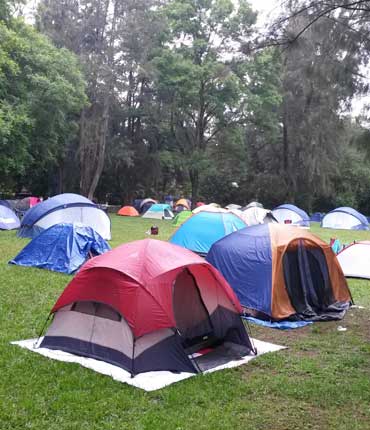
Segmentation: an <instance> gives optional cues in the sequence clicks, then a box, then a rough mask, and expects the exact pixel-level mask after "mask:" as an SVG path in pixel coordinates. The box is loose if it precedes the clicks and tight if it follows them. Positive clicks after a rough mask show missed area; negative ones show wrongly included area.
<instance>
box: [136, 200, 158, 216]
mask: <svg viewBox="0 0 370 430" xmlns="http://www.w3.org/2000/svg"><path fill="white" fill-rule="evenodd" d="M156 203H157V201H156V200H154V199H150V198H147V199H143V200H141V202H140V205H139V208H140V210H139V212H140V213H141V214H144V213H145V212H146V211H147V210H148V209H149V208H150V207H151V206H152V205H155V204H156Z"/></svg>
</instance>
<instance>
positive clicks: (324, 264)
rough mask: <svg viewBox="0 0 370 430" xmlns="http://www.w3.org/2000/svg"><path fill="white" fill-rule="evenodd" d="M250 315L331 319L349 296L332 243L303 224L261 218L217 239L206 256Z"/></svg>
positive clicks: (345, 305)
mask: <svg viewBox="0 0 370 430" xmlns="http://www.w3.org/2000/svg"><path fill="white" fill-rule="evenodd" d="M207 261H209V262H210V263H211V264H212V265H213V266H215V267H216V268H217V269H218V270H219V271H220V272H221V273H222V274H223V275H224V277H225V279H226V280H227V281H228V282H229V284H230V285H231V287H232V288H233V289H234V291H235V293H236V295H237V296H238V298H239V300H240V303H241V304H242V306H243V307H244V308H246V309H247V311H248V313H251V314H252V316H256V317H258V318H262V319H263V318H265V319H273V320H282V319H288V318H289V319H300V320H302V319H304V320H330V319H340V318H342V317H343V316H344V314H345V312H346V310H347V309H348V307H349V305H350V302H351V294H350V291H349V288H348V285H347V281H346V279H345V277H344V275H343V272H342V270H341V268H340V266H339V263H338V261H337V259H336V257H335V254H334V253H333V251H332V249H331V247H330V245H329V244H328V243H326V242H324V241H323V240H321V239H319V238H318V237H316V236H314V235H313V234H311V233H310V232H309V231H307V230H305V229H300V228H297V227H292V226H285V225H281V224H262V225H257V226H253V227H248V228H245V229H243V230H239V231H237V232H235V233H233V234H231V235H229V236H227V237H225V238H223V239H221V240H219V241H218V242H216V243H215V244H214V245H213V246H212V248H211V250H210V252H209V253H208V256H207Z"/></svg>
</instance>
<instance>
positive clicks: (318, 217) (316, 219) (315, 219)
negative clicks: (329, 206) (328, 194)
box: [310, 212, 324, 222]
mask: <svg viewBox="0 0 370 430" xmlns="http://www.w3.org/2000/svg"><path fill="white" fill-rule="evenodd" d="M323 217H324V214H323V213H321V212H315V213H313V214H312V215H311V218H310V220H311V221H312V222H321V220H322V219H323Z"/></svg>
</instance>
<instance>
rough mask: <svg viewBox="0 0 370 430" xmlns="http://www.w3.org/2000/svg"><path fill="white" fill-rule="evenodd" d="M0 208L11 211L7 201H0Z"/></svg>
mask: <svg viewBox="0 0 370 430" xmlns="http://www.w3.org/2000/svg"><path fill="white" fill-rule="evenodd" d="M0 206H5V207H7V208H9V209H11V206H10V203H9V202H8V200H0Z"/></svg>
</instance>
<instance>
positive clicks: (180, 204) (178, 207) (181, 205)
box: [174, 199, 191, 212]
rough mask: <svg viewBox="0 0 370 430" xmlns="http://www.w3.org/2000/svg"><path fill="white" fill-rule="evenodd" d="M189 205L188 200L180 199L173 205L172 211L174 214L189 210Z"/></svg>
mask: <svg viewBox="0 0 370 430" xmlns="http://www.w3.org/2000/svg"><path fill="white" fill-rule="evenodd" d="M190 207H191V204H190V202H189V200H186V199H180V200H177V202H176V203H175V205H174V211H175V212H181V211H184V210H190Z"/></svg>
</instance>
